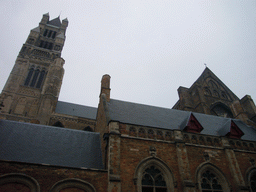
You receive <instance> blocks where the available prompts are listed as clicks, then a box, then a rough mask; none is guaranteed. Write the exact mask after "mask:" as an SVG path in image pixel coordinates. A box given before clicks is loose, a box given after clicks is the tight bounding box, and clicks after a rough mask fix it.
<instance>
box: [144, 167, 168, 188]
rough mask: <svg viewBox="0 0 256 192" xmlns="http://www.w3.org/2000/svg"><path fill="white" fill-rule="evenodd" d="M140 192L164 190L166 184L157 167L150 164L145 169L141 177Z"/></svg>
mask: <svg viewBox="0 0 256 192" xmlns="http://www.w3.org/2000/svg"><path fill="white" fill-rule="evenodd" d="M141 183H142V192H165V191H167V186H166V182H165V179H164V177H163V175H162V173H161V171H160V170H159V169H157V168H156V167H155V166H151V167H149V168H147V169H146V170H145V172H144V173H143V177H142V181H141Z"/></svg>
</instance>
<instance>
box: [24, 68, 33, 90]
mask: <svg viewBox="0 0 256 192" xmlns="http://www.w3.org/2000/svg"><path fill="white" fill-rule="evenodd" d="M33 73H34V67H33V66H32V67H31V68H30V69H29V72H28V76H27V78H26V80H25V83H24V85H26V86H28V85H29V82H30V80H31V77H32V75H33Z"/></svg>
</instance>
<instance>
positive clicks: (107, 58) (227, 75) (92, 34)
mask: <svg viewBox="0 0 256 192" xmlns="http://www.w3.org/2000/svg"><path fill="white" fill-rule="evenodd" d="M47 12H49V14H50V19H54V18H56V17H58V16H59V15H60V18H61V20H62V19H65V18H68V21H69V26H68V28H67V33H66V42H65V45H64V49H63V51H62V57H63V58H64V59H65V65H64V68H65V75H64V80H63V84H62V88H61V94H60V97H59V100H61V101H66V102H71V103H78V104H82V105H88V106H94V107H97V105H98V101H99V92H100V81H101V77H102V75H104V74H109V75H110V76H111V84H110V85H111V98H114V99H119V100H124V101H131V102H136V103H143V104H148V105H154V106H161V107H167V108H171V107H172V106H173V105H174V104H175V103H176V101H177V100H178V93H177V89H178V87H179V86H184V87H190V86H191V85H192V84H193V82H195V81H196V79H197V78H198V77H199V76H200V75H201V73H202V72H203V70H204V68H205V66H204V63H206V64H207V66H208V67H209V68H210V69H211V70H212V71H213V72H214V73H215V75H217V76H218V77H219V78H220V79H221V80H222V81H223V82H224V83H225V84H226V85H227V86H228V87H229V88H230V89H231V90H232V91H233V92H234V93H235V94H236V95H237V96H238V97H239V98H242V97H243V96H244V95H246V94H248V95H251V96H252V98H253V99H254V101H255V99H256V89H255V85H256V75H255V73H256V65H255V64H256V1H255V0H205V1H204V0H182V1H181V0H177V1H176V0H175V1H174V0H157V1H156V0H112V1H110V0H97V1H92V0H75V1H74V0H72V1H71V0H70V1H68V0H62V1H61V0H44V1H41V0H33V1H31V0H30V1H28V0H22V1H18V0H0V17H1V20H0V26H1V43H0V67H1V70H0V89H1V90H2V89H3V86H4V84H5V82H6V80H7V78H8V76H9V73H10V71H11V69H12V67H13V65H14V62H15V60H16V57H17V55H18V53H19V51H20V49H21V47H22V44H23V43H24V42H25V41H26V39H27V36H28V34H29V32H30V30H31V29H33V28H35V27H37V26H38V24H39V22H40V21H41V18H42V15H43V14H45V13H47Z"/></svg>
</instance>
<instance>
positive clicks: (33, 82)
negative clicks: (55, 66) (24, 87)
mask: <svg viewBox="0 0 256 192" xmlns="http://www.w3.org/2000/svg"><path fill="white" fill-rule="evenodd" d="M39 73H40V70H39V69H36V70H35V71H34V76H33V79H32V81H31V83H30V87H34V86H35V84H36V81H37V78H38V75H39Z"/></svg>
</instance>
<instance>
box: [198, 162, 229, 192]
mask: <svg viewBox="0 0 256 192" xmlns="http://www.w3.org/2000/svg"><path fill="white" fill-rule="evenodd" d="M197 181H198V187H199V189H200V191H201V192H222V191H223V192H224V191H229V184H228V181H227V179H226V177H225V176H224V175H223V173H222V172H221V171H220V170H219V169H218V168H217V167H215V166H214V165H212V164H210V163H206V164H203V165H201V166H199V168H198V169H197Z"/></svg>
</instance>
